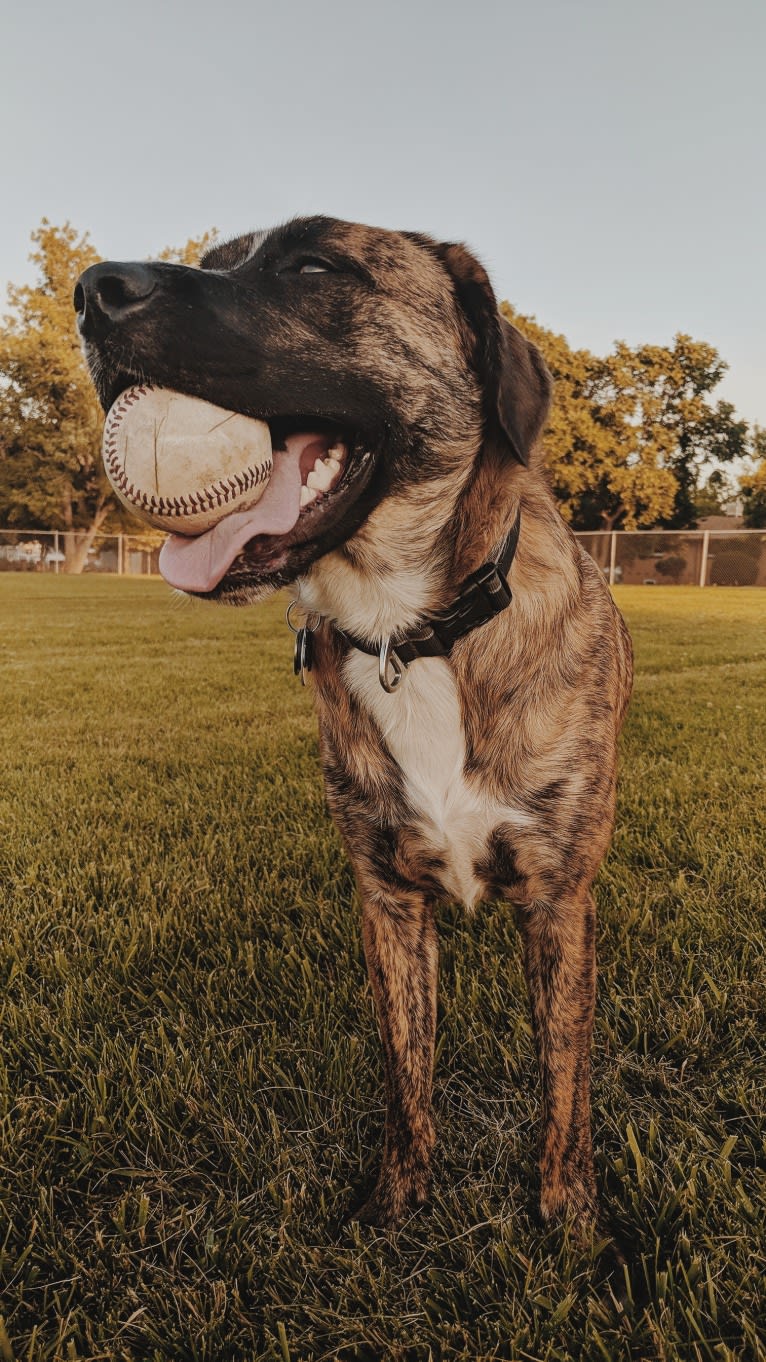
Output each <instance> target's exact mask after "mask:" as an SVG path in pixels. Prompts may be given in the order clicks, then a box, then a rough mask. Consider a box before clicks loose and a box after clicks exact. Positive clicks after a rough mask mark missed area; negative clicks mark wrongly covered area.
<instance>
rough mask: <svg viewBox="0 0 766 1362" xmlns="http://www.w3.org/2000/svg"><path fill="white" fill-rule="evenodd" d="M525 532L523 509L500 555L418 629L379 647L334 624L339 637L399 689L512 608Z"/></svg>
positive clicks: (383, 683) (387, 685)
mask: <svg viewBox="0 0 766 1362" xmlns="http://www.w3.org/2000/svg"><path fill="white" fill-rule="evenodd" d="M520 530H521V510H519V512H518V513H517V516H516V519H515V520H514V522H513V525H512V526H511V529H510V530H509V532H508V534H507V535H506V536H505V539H503V541H502V543H501V544H500V545H499V546H498V549H497V552H496V553H495V554H494V555H493V557H492V558H491V559H489V561H488V562H486V563H484V564H483V565H482V566H481V567H480V568H477V570H476V572H472V573H471V575H470V577H466V579H465V581H464V582H463V583H462V585H461V587H460V590H459V592H458V594H457V596H456V597H455V599H454V601H453V602H452V604H451V605H450V606H448V607H447V609H446V610H440V611H439V613H438V614H436V615H432V616H431V617H430V619H425V620H423V622H422V624H419V625H418V626H417V627H416V628H415V629H408V630H407V631H406V632H405V633H403V634H394V635H392V636H391V637H390V638H389V639H386V640H385V641H384V642H383V643H382V644H378V646H377V647H376V646H375V645H374V644H371V643H367V642H366V641H365V640H364V639H361V638H357V637H356V636H355V635H354V634H350V633H349V632H348V631H347V630H346V629H339V628H338V626H337V625H334V626H333V627H334V629H335V632H336V633H337V634H339V635H340V637H341V638H343V639H345V640H346V642H347V643H350V644H351V646H352V647H353V648H358V649H359V651H360V652H361V653H368V654H369V655H370V657H377V658H378V659H379V661H380V684H381V686H382V687H383V689H384V690H395V689H396V687H397V686H398V684H399V682H400V680H401V678H402V672H403V670H404V668H405V667H408V666H409V664H410V663H411V662H414V661H415V659H416V658H418V657H449V655H450V653H451V651H452V648H453V646H454V644H455V643H456V642H457V640H458V639H459V638H463V637H464V635H465V634H470V632H471V630H472V629H478V628H480V626H481V625H482V624H487V623H488V622H489V620H491V619H494V617H495V615H499V614H500V613H501V611H503V610H505V609H506V607H507V606H509V605H510V603H511V600H512V596H511V588H510V587H509V585H508V582H507V577H508V573H509V572H510V569H511V564H512V562H513V560H514V557H515V554H516V548H517V545H518V542H519V532H520Z"/></svg>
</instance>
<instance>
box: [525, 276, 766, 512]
mask: <svg viewBox="0 0 766 1362" xmlns="http://www.w3.org/2000/svg"><path fill="white" fill-rule="evenodd" d="M501 311H502V312H503V314H504V315H505V316H506V317H507V318H508V320H509V321H511V322H513V323H514V325H516V326H518V327H519V329H520V330H521V331H523V332H524V333H525V334H526V335H528V336H529V338H530V340H533V341H534V342H535V343H536V344H537V345H538V347H539V349H540V350H541V352H542V354H543V356H544V358H545V360H546V362H547V364H548V367H549V369H550V370H551V373H552V374H553V377H554V380H555V397H554V405H553V409H552V412H551V418H550V422H549V425H548V429H547V431H546V435H545V444H546V450H547V453H548V466H549V469H550V473H551V476H552V480H553V487H554V491H555V492H556V495H557V496H558V498H559V501H560V503H561V509H562V511H563V513H564V515H565V516H566V517H567V519H569V520H571V522H572V524H573V525H574V526H575V528H576V529H582V530H592V529H606V530H611V529H614V528H616V527H617V526H619V527H620V528H622V529H640V528H648V527H651V526H653V525H656V524H660V525H664V526H666V527H669V528H674V529H676V528H682V527H685V526H689V525H693V524H695V523H696V513H695V512H696V500H695V499H696V497H697V495H698V484H699V481H700V478H701V476H702V474H703V472H704V470H705V468H706V467H709V466H710V465H711V464H718V463H721V462H730V461H731V460H732V459H735V458H738V457H740V456H741V455H742V454H744V453H745V451H746V449H747V439H748V428H747V423H746V422H745V421H738V420H736V418H735V415H734V408H733V407H732V405H731V403H729V402H718V403H716V404H715V405H713V404H712V403H711V402H710V401H709V395H710V393H711V391H712V390H713V389H714V388H715V386H716V385H717V384H718V382H719V381H720V379H721V377H722V375H723V374H724V372H725V371H726V367H727V366H726V364H725V363H724V361H723V360H722V359H721V358H720V356H719V355H718V352H717V351H716V350H715V349H714V348H713V346H712V345H708V344H706V342H704V341H695V340H693V339H692V338H691V336H686V335H684V334H682V333H679V334H678V335H677V336H676V337H675V340H674V342H673V345H672V346H671V347H668V346H660V345H641V346H637V347H636V348H634V349H633V348H631V347H630V346H628V345H626V344H625V342H624V341H618V342H617V343H616V345H615V347H614V350H613V352H612V353H611V354H609V355H607V356H606V357H605V358H603V359H602V358H600V357H598V356H596V355H593V354H591V353H590V351H588V350H572V349H571V347H570V346H569V344H568V343H567V341H566V340H565V338H564V337H563V336H557V335H555V334H554V333H552V332H550V331H547V330H546V329H545V328H544V327H542V326H540V325H539V323H538V322H536V321H535V319H534V317H524V316H522V315H520V314H517V313H515V312H514V310H513V308H512V307H511V306H510V304H508V303H502V304H501Z"/></svg>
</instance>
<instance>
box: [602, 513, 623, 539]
mask: <svg viewBox="0 0 766 1362" xmlns="http://www.w3.org/2000/svg"><path fill="white" fill-rule="evenodd" d="M624 514H625V507H624V506H618V507H617V510H616V511H613V512H612V514H611V515H610V514H609V512H608V511H602V512H601V522H602V523H601V528H602V529H604V530H606V531H607V533H608V534H611V533H612V530H615V529H616V528H617V521H618V520H622V517H623V516H624Z"/></svg>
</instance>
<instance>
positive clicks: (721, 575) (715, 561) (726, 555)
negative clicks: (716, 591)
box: [710, 545, 760, 586]
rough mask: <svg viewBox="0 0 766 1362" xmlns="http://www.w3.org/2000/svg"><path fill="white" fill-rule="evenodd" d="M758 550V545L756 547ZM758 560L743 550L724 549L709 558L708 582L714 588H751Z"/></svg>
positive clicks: (756, 574) (755, 577)
mask: <svg viewBox="0 0 766 1362" xmlns="http://www.w3.org/2000/svg"><path fill="white" fill-rule="evenodd" d="M757 547H758V548H759V549H760V545H758V546H757ZM757 577H758V559H757V558H756V557H754V555H753V553H752V551H750V552H748V550H747V549H744V548H736V549H734V548H731V549H724V550H723V552H722V553H716V554H714V555H713V554H711V556H710V581H711V583H712V584H713V585H714V586H753V584H754V582H755V581H756V579H757Z"/></svg>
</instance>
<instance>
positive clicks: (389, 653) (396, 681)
mask: <svg viewBox="0 0 766 1362" xmlns="http://www.w3.org/2000/svg"><path fill="white" fill-rule="evenodd" d="M389 667H390V668H391V676H389V674H388V669H389ZM403 676H404V667H403V666H402V663H401V662H400V661H399V658H398V657H397V656H396V653H395V651H394V649H393V647H392V644H391V637H390V635H389V637H388V638H387V639H384V641H383V642H382V643H381V645H380V653H379V654H378V680H379V682H380V684H381V686H382V687H383V689H384V691H385V692H386V694H387V695H391V694H392V693H393V691H395V690H396V688H397V686H400V685H401V682H402V677H403Z"/></svg>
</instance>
